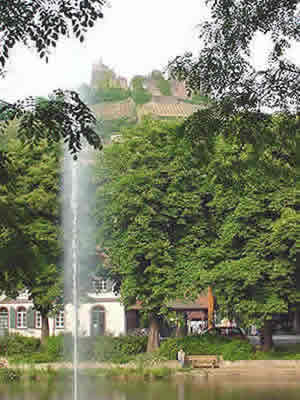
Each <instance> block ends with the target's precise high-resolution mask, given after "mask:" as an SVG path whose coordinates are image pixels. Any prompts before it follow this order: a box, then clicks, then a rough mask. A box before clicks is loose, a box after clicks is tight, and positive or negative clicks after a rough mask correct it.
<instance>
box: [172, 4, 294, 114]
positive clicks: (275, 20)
mask: <svg viewBox="0 0 300 400" xmlns="http://www.w3.org/2000/svg"><path fill="white" fill-rule="evenodd" d="M206 3H207V4H208V5H209V6H210V8H211V19H210V20H209V21H205V22H204V23H202V24H201V26H200V35H199V39H200V40H201V42H202V44H203V45H202V48H201V50H200V52H199V56H198V57H196V58H194V57H193V55H192V54H191V53H186V54H185V55H184V56H181V57H177V58H176V59H175V60H174V61H173V62H172V63H171V65H170V68H171V71H172V73H173V75H175V76H177V77H179V78H181V79H184V80H185V82H186V85H187V87H188V88H189V89H190V90H200V89H201V91H202V92H203V93H206V94H209V95H211V96H212V97H213V98H214V99H217V100H222V101H225V102H226V103H228V102H230V103H231V105H232V106H233V107H234V108H236V109H240V108H241V107H246V108H252V109H259V108H260V107H262V106H269V107H276V108H277V109H278V107H279V108H281V109H283V108H284V107H292V108H293V109H296V107H299V104H300V97H299V96H300V95H299V93H300V79H299V76H300V69H299V65H297V64H296V63H295V61H294V60H293V59H292V57H291V55H289V54H288V50H289V49H290V47H291V46H292V45H293V43H294V42H297V41H299V39H300V25H299V18H300V14H299V7H297V5H298V6H299V1H298V0H277V1H266V0H257V1H255V3H254V2H251V1H249V0H207V1H206ZM258 34H260V35H262V34H263V35H265V36H266V37H267V38H268V39H269V40H270V42H271V51H270V53H269V54H268V57H266V60H267V64H266V66H265V67H263V68H261V67H260V68H259V69H256V68H255V67H254V66H253V65H252V63H251V57H250V56H251V55H252V54H251V53H252V44H253V39H257V38H258ZM257 46H258V47H259V44H258V45H257Z"/></svg>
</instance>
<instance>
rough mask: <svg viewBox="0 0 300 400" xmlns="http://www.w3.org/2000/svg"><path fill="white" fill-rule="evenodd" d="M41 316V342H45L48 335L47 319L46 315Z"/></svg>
mask: <svg viewBox="0 0 300 400" xmlns="http://www.w3.org/2000/svg"><path fill="white" fill-rule="evenodd" d="M41 317H42V332H41V342H42V343H45V340H46V338H47V337H49V320H48V316H47V315H41Z"/></svg>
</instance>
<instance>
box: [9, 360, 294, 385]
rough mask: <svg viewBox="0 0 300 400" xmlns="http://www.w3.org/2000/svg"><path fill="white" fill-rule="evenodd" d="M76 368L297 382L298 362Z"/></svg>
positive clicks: (66, 365)
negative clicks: (275, 379) (191, 366)
mask: <svg viewBox="0 0 300 400" xmlns="http://www.w3.org/2000/svg"><path fill="white" fill-rule="evenodd" d="M8 367H9V368H13V369H18V370H20V369H21V370H23V371H24V372H25V371H30V370H31V371H32V370H34V371H36V372H37V373H38V372H39V371H41V372H44V373H45V372H47V370H48V371H49V370H52V371H57V372H60V371H63V370H64V371H68V370H71V369H72V368H73V366H72V363H71V362H55V363H40V364H28V363H24V364H22V363H18V364H13V363H11V364H9V365H8ZM79 369H80V370H81V371H86V372H87V374H88V375H92V374H93V372H92V371H95V372H96V376H101V375H102V376H103V375H107V376H114V377H115V376H127V377H129V376H139V375H140V376H144V375H151V374H153V375H157V376H158V377H160V375H163V376H166V377H167V376H185V377H188V376H189V377H204V378H217V377H226V378H229V377H239V378H242V377H244V378H251V377H252V378H256V379H257V378H264V379H265V378H268V377H269V378H270V377H279V376H280V377H284V378H297V380H298V381H299V382H300V360H240V361H221V362H220V366H219V367H218V368H189V367H183V368H181V367H180V366H179V363H178V361H164V362H157V363H155V364H152V363H147V362H145V363H134V362H129V363H127V364H114V363H109V362H81V363H79Z"/></svg>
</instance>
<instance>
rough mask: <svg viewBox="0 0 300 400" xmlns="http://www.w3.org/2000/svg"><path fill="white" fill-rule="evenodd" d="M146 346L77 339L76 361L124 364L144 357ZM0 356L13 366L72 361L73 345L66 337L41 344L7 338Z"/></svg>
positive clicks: (137, 339)
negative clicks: (19, 363)
mask: <svg viewBox="0 0 300 400" xmlns="http://www.w3.org/2000/svg"><path fill="white" fill-rule="evenodd" d="M146 344H147V337H145V336H119V337H112V336H98V337H82V338H80V339H79V345H80V358H81V360H83V361H99V362H101V361H110V362H115V363H124V362H128V361H129V360H130V359H131V358H132V357H133V356H136V355H137V354H140V353H144V352H145V351H146ZM0 355H1V356H4V357H8V358H9V359H10V360H11V361H14V362H26V363H44V362H47V363H48V362H58V361H61V360H66V359H67V360H71V359H72V357H73V345H72V340H71V336H70V335H58V336H51V337H48V338H47V339H46V340H45V342H44V343H43V344H41V342H40V340H39V339H36V338H31V337H25V336H21V335H11V336H4V337H1V338H0Z"/></svg>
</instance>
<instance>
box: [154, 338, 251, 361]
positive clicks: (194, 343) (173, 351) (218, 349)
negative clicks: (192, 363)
mask: <svg viewBox="0 0 300 400" xmlns="http://www.w3.org/2000/svg"><path fill="white" fill-rule="evenodd" d="M180 349H183V351H184V352H185V353H186V355H192V354H194V355H201V354H203V355H222V356H223V358H224V360H232V361H233V360H249V359H251V358H253V347H252V345H251V344H250V343H249V342H247V341H246V340H236V339H229V338H222V337H216V336H202V337H201V336H186V337H183V338H170V339H167V340H165V341H164V342H163V343H162V344H161V346H160V349H159V353H160V355H161V356H164V357H167V358H168V359H170V360H176V357H177V353H178V351H179V350H180Z"/></svg>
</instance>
